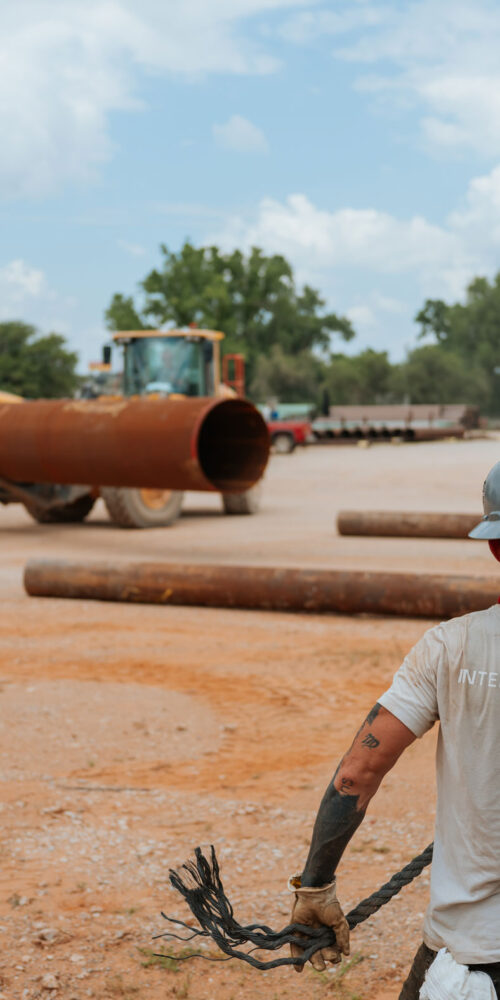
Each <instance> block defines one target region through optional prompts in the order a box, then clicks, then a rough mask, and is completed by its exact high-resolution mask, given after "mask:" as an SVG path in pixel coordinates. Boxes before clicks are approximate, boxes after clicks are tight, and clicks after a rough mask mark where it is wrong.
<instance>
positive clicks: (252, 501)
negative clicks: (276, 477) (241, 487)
mask: <svg viewBox="0 0 500 1000" xmlns="http://www.w3.org/2000/svg"><path fill="white" fill-rule="evenodd" d="M261 493H262V486H261V484H260V483H257V484H256V486H252V488H251V489H250V490H245V492H244V493H222V504H223V507H224V513H225V514H256V513H257V511H258V510H259V508H260V499H261Z"/></svg>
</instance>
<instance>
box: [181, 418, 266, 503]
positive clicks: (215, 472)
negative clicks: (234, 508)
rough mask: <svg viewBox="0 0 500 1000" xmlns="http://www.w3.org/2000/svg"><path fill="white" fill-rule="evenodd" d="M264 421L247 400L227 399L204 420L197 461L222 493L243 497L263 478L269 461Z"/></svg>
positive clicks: (199, 438)
mask: <svg viewBox="0 0 500 1000" xmlns="http://www.w3.org/2000/svg"><path fill="white" fill-rule="evenodd" d="M269 449H270V439H269V431H268V429H267V425H266V423H265V420H264V419H263V417H262V416H261V415H260V413H259V411H258V410H256V409H255V407H254V406H252V404H251V403H248V402H247V400H245V399H226V400H224V401H223V402H221V403H219V404H218V405H217V406H215V407H214V408H213V409H212V410H210V412H209V413H208V414H207V416H206V417H205V419H204V421H203V423H202V425H201V428H200V433H199V437H198V461H199V463H200V465H201V468H202V470H203V473H204V475H205V476H206V478H207V479H208V480H209V482H211V483H212V484H213V486H214V487H215V489H216V490H219V491H220V492H221V493H243V492H244V491H245V490H248V489H250V488H251V487H252V486H254V485H255V483H256V482H257V481H258V480H259V479H260V478H261V476H262V474H263V472H264V469H265V468H266V465H267V460H268V458H269Z"/></svg>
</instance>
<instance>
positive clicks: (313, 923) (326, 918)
mask: <svg viewBox="0 0 500 1000" xmlns="http://www.w3.org/2000/svg"><path fill="white" fill-rule="evenodd" d="M335 887H336V880H335V879H333V882H330V883H329V885H323V886H320V887H316V886H311V887H309V886H304V887H302V886H301V884H300V875H293V876H292V877H291V878H290V879H289V880H288V888H289V889H290V891H291V892H294V893H295V903H294V905H293V909H292V915H291V918H290V923H292V924H306V926H309V927H321V926H326V927H331V928H332V930H333V932H334V934H335V940H336V944H335V945H332V946H331V947H329V948H322V949H321V950H320V951H316V952H315V953H314V955H313V956H312V957H311V958H310V959H309V961H310V962H311V965H313V966H314V968H315V969H316V970H317V971H318V972H322V971H323V969H325V968H326V962H333V964H334V965H336V964H337V963H338V962H340V960H341V957H342V955H348V954H349V924H348V923H347V920H346V918H345V917H344V914H343V912H342V908H341V906H340V903H339V901H338V899H337V893H336V891H335ZM303 950H304V949H303V948H301V947H300V946H299V945H297V944H291V945H290V951H291V953H292V958H298V957H300V955H302V953H303ZM303 968H304V966H303V965H294V969H295V971H296V972H302V969H303Z"/></svg>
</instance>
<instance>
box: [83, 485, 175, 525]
mask: <svg viewBox="0 0 500 1000" xmlns="http://www.w3.org/2000/svg"><path fill="white" fill-rule="evenodd" d="M100 493H101V496H102V498H103V500H104V503H105V504H106V507H107V510H108V514H109V516H110V518H111V520H112V521H114V523H115V524H118V525H119V526H120V528H166V527H168V525H170V524H173V523H174V521H176V520H177V518H178V517H179V514H180V512H181V508H182V501H183V498H184V493H182V492H180V491H179V490H139V489H127V488H126V487H122V486H118V487H115V486H101V490H100Z"/></svg>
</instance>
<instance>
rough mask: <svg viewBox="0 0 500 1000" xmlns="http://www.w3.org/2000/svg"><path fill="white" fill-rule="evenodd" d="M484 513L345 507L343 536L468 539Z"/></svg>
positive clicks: (341, 515) (339, 524) (339, 527)
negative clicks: (367, 509) (424, 511)
mask: <svg viewBox="0 0 500 1000" xmlns="http://www.w3.org/2000/svg"><path fill="white" fill-rule="evenodd" d="M481 517H482V515H481V514H423V513H422V514H421V513H419V512H417V511H415V512H411V511H410V512H408V511H399V510H394V511H392V510H391V511H389V510H387V511H386V510H373V511H361V510H341V511H340V513H339V515H338V517H337V531H338V533H339V535H375V536H378V537H381V538H384V537H385V538H467V536H468V534H469V531H471V530H472V528H474V526H475V525H476V524H477V523H478V522H479V521H480V520H481Z"/></svg>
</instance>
